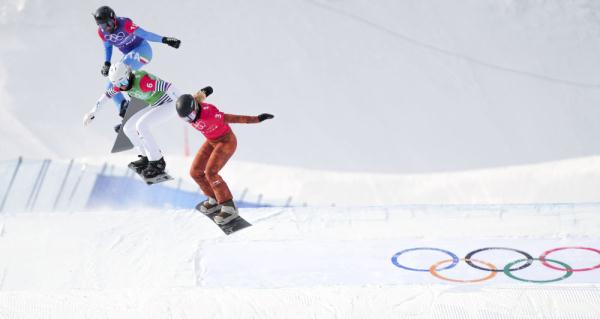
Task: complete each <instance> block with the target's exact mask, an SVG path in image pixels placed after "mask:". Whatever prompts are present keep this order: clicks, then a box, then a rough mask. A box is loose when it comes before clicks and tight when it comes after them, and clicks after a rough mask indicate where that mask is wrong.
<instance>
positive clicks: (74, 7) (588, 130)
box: [0, 0, 600, 173]
mask: <svg viewBox="0 0 600 319" xmlns="http://www.w3.org/2000/svg"><path fill="white" fill-rule="evenodd" d="M105 4H106V2H104V1H95V0H94V1H75V0H53V1H43V0H5V1H2V2H1V3H0V38H2V43H1V44H0V108H2V109H3V110H5V111H8V112H9V113H10V114H11V115H10V116H4V115H2V116H1V117H0V127H3V129H8V130H10V131H12V132H15V133H16V132H20V133H19V136H22V138H23V139H22V140H18V141H13V140H11V139H12V138H13V136H12V135H3V136H2V137H1V138H0V143H2V150H3V152H0V158H14V157H16V156H18V155H25V156H29V157H34V156H39V153H43V154H50V155H52V154H57V155H58V156H61V157H65V158H68V157H82V156H103V155H104V154H106V153H107V152H108V150H109V149H110V147H111V144H112V140H113V138H114V135H113V134H114V133H113V132H112V126H113V125H114V124H115V123H116V122H117V121H118V118H117V116H116V114H115V111H114V106H113V105H107V106H106V107H105V109H103V110H101V111H100V112H99V113H98V116H97V120H96V121H95V123H93V125H92V126H91V127H88V128H85V129H84V128H83V126H82V124H81V119H82V116H83V114H84V113H85V112H87V111H88V110H89V109H90V108H91V107H92V105H93V104H94V102H95V101H96V99H97V98H98V97H99V96H100V94H101V92H102V90H103V88H104V85H105V81H106V79H105V78H103V77H101V76H100V74H99V69H100V66H101V65H102V62H103V54H104V53H103V48H102V45H101V43H100V41H99V39H98V36H97V34H96V26H95V25H94V22H93V19H92V18H91V16H90V14H89V13H90V12H92V11H94V10H95V9H96V8H97V7H98V6H100V5H105ZM111 5H112V6H113V7H114V9H115V10H116V12H117V14H118V15H123V16H129V17H131V18H132V19H133V20H134V21H135V22H136V23H138V24H139V25H140V26H142V27H144V28H146V29H147V30H150V31H153V32H156V33H159V34H161V35H168V36H175V37H178V38H181V39H182V41H183V42H182V43H183V44H182V46H181V48H180V49H178V50H175V49H173V48H170V47H167V46H166V45H163V44H160V43H155V44H153V51H154V58H153V61H152V62H151V64H149V65H148V66H147V68H146V69H147V70H148V71H150V72H153V73H155V74H157V75H159V76H161V77H163V78H164V79H166V80H169V81H172V82H173V83H175V85H176V86H177V87H178V88H179V89H180V90H181V91H182V92H192V91H195V90H197V89H199V88H201V87H203V86H204V85H207V84H210V85H212V86H213V87H214V88H215V94H214V95H213V96H212V97H211V98H210V101H211V102H213V103H215V104H216V105H217V106H219V107H220V108H221V109H222V110H223V111H226V112H229V113H237V114H259V113H262V112H270V113H273V114H275V116H276V118H275V119H274V120H272V121H268V122H265V123H262V124H260V125H235V126H234V130H235V132H236V133H237V135H238V138H239V148H238V152H237V155H236V157H237V158H238V159H240V160H243V161H253V162H261V163H269V164H278V165H284V166H290V165H291V166H300V167H305V168H314V169H324V170H344V171H349V170H350V171H369V172H391V173H416V172H431V171H455V170H465V169H473V168H486V167H498V166H505V165H514V164H526V163H537V162H542V161H553V160H559V159H565V158H577V157H582V156H591V155H595V154H598V153H599V151H600V140H599V139H598V138H597V137H598V136H599V135H600V126H598V125H597V121H596V119H598V118H600V108H598V107H597V106H598V105H599V104H600V76H599V75H598V72H597V70H599V69H600V59H598V54H597V52H600V42H599V41H598V39H599V38H600V37H599V36H600V18H599V17H600V4H599V3H598V1H596V0H573V1H564V0H538V1H533V0H528V1H521V0H506V1H498V0H465V1H459V2H456V1H446V0H418V1H417V0H410V1H396V0H381V1H368V0H344V1H339V0H336V1H333V0H292V1H285V2H281V1H274V0H256V1H240V0H226V1H206V0H202V1H191V0H174V1H170V2H169V4H168V6H167V7H165V4H164V3H162V2H149V1H142V0H132V1H123V2H119V3H113V4H111ZM113 55H114V56H113V61H116V60H117V59H118V58H120V56H121V54H120V53H119V52H117V50H115V52H114V54H113ZM18 123H22V125H24V126H25V128H24V129H21V128H20V127H19V125H20V124H18ZM183 131H184V123H182V122H181V121H179V120H178V119H172V120H169V121H167V123H166V124H164V125H161V126H159V127H157V128H155V131H154V134H155V136H157V138H158V139H159V141H160V144H161V146H162V148H163V150H164V151H165V152H166V154H167V155H177V154H181V153H182V150H183ZM190 132H191V131H190ZM67 137H68V138H67ZM190 140H191V142H190V145H191V148H192V149H195V148H197V147H198V145H199V144H200V142H201V141H202V140H203V138H202V137H201V136H200V134H198V133H192V134H191V139H190ZM19 143H21V144H28V145H31V147H28V148H24V147H22V146H20V145H19ZM38 145H44V147H41V146H38ZM50 155H49V156H50Z"/></svg>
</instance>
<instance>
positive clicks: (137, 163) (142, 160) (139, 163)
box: [128, 155, 148, 174]
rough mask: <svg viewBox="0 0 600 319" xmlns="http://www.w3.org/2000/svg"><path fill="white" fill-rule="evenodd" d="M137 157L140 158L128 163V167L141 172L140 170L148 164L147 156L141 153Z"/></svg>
mask: <svg viewBox="0 0 600 319" xmlns="http://www.w3.org/2000/svg"><path fill="white" fill-rule="evenodd" d="M138 157H139V158H140V159H139V160H137V161H133V162H131V163H129V165H128V167H129V168H131V169H133V170H135V172H136V173H138V174H141V173H142V171H143V170H144V169H146V167H147V166H148V158H147V157H146V156H143V155H138Z"/></svg>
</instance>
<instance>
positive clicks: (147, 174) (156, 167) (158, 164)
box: [142, 157, 167, 179]
mask: <svg viewBox="0 0 600 319" xmlns="http://www.w3.org/2000/svg"><path fill="white" fill-rule="evenodd" d="M165 167H167V163H165V159H164V158H163V157H161V158H160V159H159V160H158V161H149V162H148V166H147V167H146V168H145V169H144V170H143V171H142V176H144V179H150V178H154V177H156V176H159V175H161V174H164V173H165Z"/></svg>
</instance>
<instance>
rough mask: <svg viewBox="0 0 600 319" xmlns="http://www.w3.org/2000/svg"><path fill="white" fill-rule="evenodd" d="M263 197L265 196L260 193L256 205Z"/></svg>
mask: <svg viewBox="0 0 600 319" xmlns="http://www.w3.org/2000/svg"><path fill="white" fill-rule="evenodd" d="M262 198H263V194H258V199H256V205H260V202H261V201H262Z"/></svg>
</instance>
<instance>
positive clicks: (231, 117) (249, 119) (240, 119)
mask: <svg viewBox="0 0 600 319" xmlns="http://www.w3.org/2000/svg"><path fill="white" fill-rule="evenodd" d="M223 115H224V117H225V122H227V123H246V124H250V123H258V122H260V121H259V120H258V116H248V115H235V114H227V113H225V114H223Z"/></svg>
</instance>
